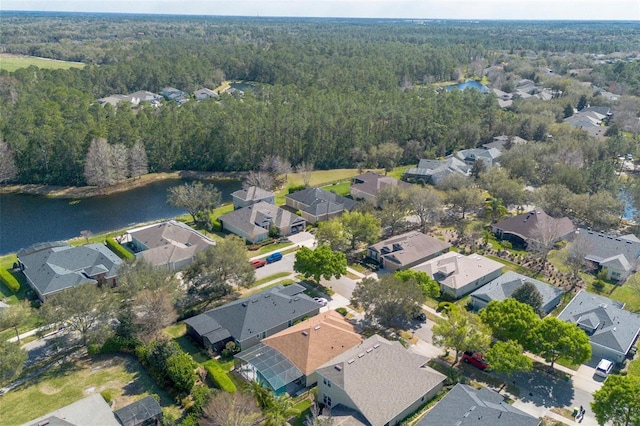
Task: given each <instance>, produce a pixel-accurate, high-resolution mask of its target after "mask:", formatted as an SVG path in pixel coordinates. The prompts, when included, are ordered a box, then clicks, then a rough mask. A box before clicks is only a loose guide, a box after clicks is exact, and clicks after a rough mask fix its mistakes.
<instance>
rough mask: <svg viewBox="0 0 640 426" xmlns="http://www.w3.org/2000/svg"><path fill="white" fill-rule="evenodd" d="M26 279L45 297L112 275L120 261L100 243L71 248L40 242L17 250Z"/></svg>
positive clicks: (113, 275) (64, 245)
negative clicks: (102, 276)
mask: <svg viewBox="0 0 640 426" xmlns="http://www.w3.org/2000/svg"><path fill="white" fill-rule="evenodd" d="M18 259H19V261H20V263H21V264H22V265H23V267H24V269H23V272H24V274H25V276H26V277H27V279H28V280H29V281H30V282H31V283H32V284H33V286H35V287H36V288H37V289H38V291H39V292H40V294H42V295H44V296H46V295H48V294H52V293H55V292H58V291H61V290H64V289H66V288H70V287H74V286H77V285H80V284H84V283H96V282H97V281H96V280H95V279H94V277H95V276H96V275H97V274H102V273H104V274H105V279H110V278H114V277H116V275H117V269H118V267H119V266H120V264H121V263H122V260H121V259H120V258H119V257H118V256H117V255H116V254H115V253H113V252H112V251H111V250H109V249H108V248H107V247H106V246H105V245H103V244H88V245H84V246H79V247H71V246H69V245H67V244H60V245H56V244H51V245H39V246H35V247H31V248H29V249H26V250H21V251H20V252H19V253H18Z"/></svg>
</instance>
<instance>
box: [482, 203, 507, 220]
mask: <svg viewBox="0 0 640 426" xmlns="http://www.w3.org/2000/svg"><path fill="white" fill-rule="evenodd" d="M484 211H485V214H486V215H487V217H489V218H490V219H491V222H492V223H496V222H497V221H498V220H499V219H500V218H501V217H504V216H506V215H507V208H506V207H505V206H504V204H502V200H501V199H499V198H494V197H491V198H490V199H489V200H488V201H487V202H486V203H485V204H484Z"/></svg>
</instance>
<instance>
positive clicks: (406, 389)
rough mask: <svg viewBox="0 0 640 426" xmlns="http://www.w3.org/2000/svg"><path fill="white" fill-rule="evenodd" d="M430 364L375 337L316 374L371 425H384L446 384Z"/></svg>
mask: <svg viewBox="0 0 640 426" xmlns="http://www.w3.org/2000/svg"><path fill="white" fill-rule="evenodd" d="M427 361H428V358H425V357H423V356H421V355H417V354H415V353H413V352H411V351H409V350H407V349H405V348H404V347H403V346H402V345H401V344H400V342H396V341H393V342H391V341H388V340H386V339H385V338H383V337H380V336H378V335H374V336H371V337H369V338H368V339H367V340H365V341H364V342H362V343H361V344H360V345H358V346H356V347H354V348H352V349H350V350H348V351H347V352H344V353H343V354H341V355H338V356H337V357H336V358H334V359H332V360H331V361H329V362H328V363H326V364H325V365H323V366H322V367H320V368H319V369H318V370H317V372H318V374H319V375H320V376H322V377H324V378H326V379H327V380H329V381H331V383H332V385H333V386H337V387H340V388H341V389H343V390H344V392H345V393H346V394H347V395H348V396H349V398H350V399H351V401H353V403H354V404H355V405H356V407H357V408H358V410H359V411H360V413H361V414H362V415H363V416H364V417H365V418H366V419H367V420H368V421H369V422H370V423H371V424H375V425H383V424H385V423H387V422H389V421H390V420H391V419H393V418H394V417H396V416H398V415H399V414H400V413H402V412H403V411H404V410H406V409H407V408H408V407H409V406H410V405H411V404H413V403H415V402H416V401H418V400H420V398H421V397H422V396H424V395H425V394H426V393H428V392H429V391H430V390H432V389H434V388H436V387H437V386H439V385H440V384H441V383H442V382H443V381H444V379H445V376H444V375H443V374H440V373H439V372H437V371H435V370H433V369H431V368H429V367H427V366H425V364H426V362H427Z"/></svg>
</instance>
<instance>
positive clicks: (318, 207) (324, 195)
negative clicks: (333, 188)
mask: <svg viewBox="0 0 640 426" xmlns="http://www.w3.org/2000/svg"><path fill="white" fill-rule="evenodd" d="M286 198H289V199H291V200H294V201H297V202H298V203H301V204H303V205H304V206H306V207H305V208H303V209H302V210H304V211H306V212H308V213H312V214H316V215H320V214H323V213H327V212H329V213H331V212H334V211H341V210H351V209H352V208H354V207H355V206H356V204H358V202H357V201H355V200H352V199H351V198H347V197H343V196H342V195H338V194H336V193H333V192H330V191H326V190H324V189H321V188H307V189H303V190H301V191H296V192H293V193H291V194H289V195H287V196H286Z"/></svg>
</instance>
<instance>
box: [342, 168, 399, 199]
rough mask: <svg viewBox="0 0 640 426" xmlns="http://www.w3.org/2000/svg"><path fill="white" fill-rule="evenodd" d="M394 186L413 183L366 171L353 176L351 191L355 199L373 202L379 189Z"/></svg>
mask: <svg viewBox="0 0 640 426" xmlns="http://www.w3.org/2000/svg"><path fill="white" fill-rule="evenodd" d="M393 186H398V187H400V188H409V187H410V186H411V184H409V183H407V182H403V181H401V180H398V179H396V178H392V177H391V176H383V175H381V174H378V173H374V172H366V173H363V174H361V175H358V176H356V177H354V178H353V181H352V184H351V187H350V190H349V192H350V194H351V198H353V199H354V200H365V201H370V202H372V203H373V202H375V200H376V195H377V194H378V191H380V190H381V189H384V188H388V187H393Z"/></svg>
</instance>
